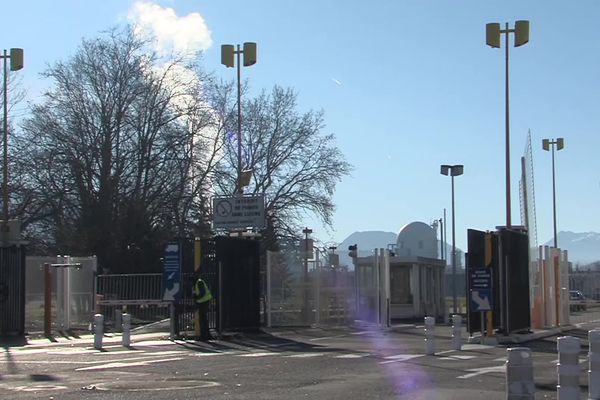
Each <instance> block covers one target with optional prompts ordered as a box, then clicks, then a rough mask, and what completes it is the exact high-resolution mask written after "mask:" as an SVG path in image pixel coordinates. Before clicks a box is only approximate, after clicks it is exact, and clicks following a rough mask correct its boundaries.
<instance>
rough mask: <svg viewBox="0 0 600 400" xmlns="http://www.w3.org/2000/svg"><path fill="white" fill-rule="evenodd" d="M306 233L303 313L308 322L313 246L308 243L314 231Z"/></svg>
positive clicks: (307, 229) (304, 231)
mask: <svg viewBox="0 0 600 400" xmlns="http://www.w3.org/2000/svg"><path fill="white" fill-rule="evenodd" d="M302 233H304V307H303V309H302V313H303V314H304V318H306V319H305V321H306V320H308V252H309V251H312V245H311V243H310V242H309V241H308V235H310V234H311V233H313V231H312V229H310V228H304V229H302Z"/></svg>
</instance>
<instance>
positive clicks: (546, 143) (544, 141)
mask: <svg viewBox="0 0 600 400" xmlns="http://www.w3.org/2000/svg"><path fill="white" fill-rule="evenodd" d="M542 148H543V149H544V150H546V151H548V150H550V140H549V139H542Z"/></svg>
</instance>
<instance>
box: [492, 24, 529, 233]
mask: <svg viewBox="0 0 600 400" xmlns="http://www.w3.org/2000/svg"><path fill="white" fill-rule="evenodd" d="M511 32H512V33H514V34H515V47H519V46H523V45H524V44H526V43H527V42H529V21H524V20H523V21H516V22H515V28H514V29H509V27H508V22H507V23H506V25H505V29H500V24H499V23H497V22H494V23H490V24H487V25H486V26H485V33H486V35H485V39H486V43H487V45H488V46H490V47H497V48H499V47H500V34H501V33H504V34H505V38H506V43H505V47H506V66H505V75H506V79H505V89H506V98H505V108H506V115H505V117H506V121H505V124H506V160H505V162H506V228H507V229H510V227H511V221H510V220H511V218H510V127H509V125H510V124H509V111H508V104H509V102H508V48H509V35H508V34H509V33H511Z"/></svg>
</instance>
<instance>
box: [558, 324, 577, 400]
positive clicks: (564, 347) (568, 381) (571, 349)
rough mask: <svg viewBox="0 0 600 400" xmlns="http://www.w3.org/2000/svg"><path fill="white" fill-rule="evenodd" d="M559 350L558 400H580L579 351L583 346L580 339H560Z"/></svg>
mask: <svg viewBox="0 0 600 400" xmlns="http://www.w3.org/2000/svg"><path fill="white" fill-rule="evenodd" d="M557 348H558V364H557V366H556V369H557V370H558V371H557V372H558V384H557V385H556V391H557V392H558V400H578V399H579V374H580V372H581V368H580V367H579V350H580V349H581V344H580V343H579V339H578V338H576V337H572V336H563V337H559V338H558V341H557Z"/></svg>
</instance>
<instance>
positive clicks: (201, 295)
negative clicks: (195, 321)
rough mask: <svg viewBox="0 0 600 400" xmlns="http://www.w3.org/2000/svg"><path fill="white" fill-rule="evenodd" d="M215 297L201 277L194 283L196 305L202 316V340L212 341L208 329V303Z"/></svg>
mask: <svg viewBox="0 0 600 400" xmlns="http://www.w3.org/2000/svg"><path fill="white" fill-rule="evenodd" d="M212 298H213V296H212V293H211V292H210V289H209V288H208V285H207V284H206V282H204V280H203V279H202V278H201V277H198V279H196V282H195V283H194V303H195V305H196V307H197V310H198V313H199V314H200V340H210V339H212V338H211V336H210V331H209V327H208V302H209V301H210V300H212Z"/></svg>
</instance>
